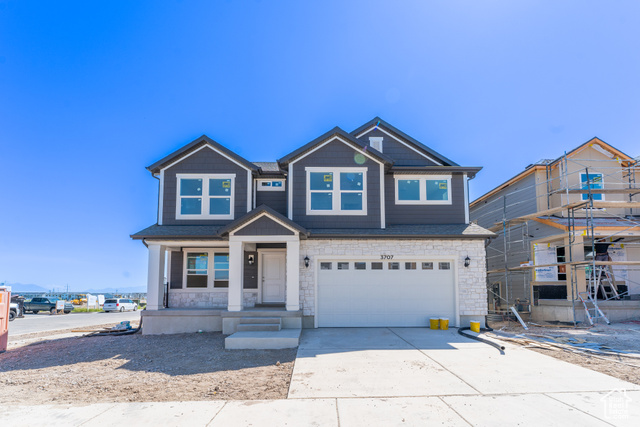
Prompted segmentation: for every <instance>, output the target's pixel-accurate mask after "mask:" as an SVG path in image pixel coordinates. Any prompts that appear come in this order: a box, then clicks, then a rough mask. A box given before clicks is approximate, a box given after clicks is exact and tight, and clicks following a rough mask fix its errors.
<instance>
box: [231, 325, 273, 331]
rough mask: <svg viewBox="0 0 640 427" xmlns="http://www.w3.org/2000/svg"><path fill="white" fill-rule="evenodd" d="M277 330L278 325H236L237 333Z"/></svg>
mask: <svg viewBox="0 0 640 427" xmlns="http://www.w3.org/2000/svg"><path fill="white" fill-rule="evenodd" d="M279 330H280V323H240V324H239V325H238V332H249V331H279Z"/></svg>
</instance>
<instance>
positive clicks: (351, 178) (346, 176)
mask: <svg viewBox="0 0 640 427" xmlns="http://www.w3.org/2000/svg"><path fill="white" fill-rule="evenodd" d="M362 182H363V179H362V172H341V173H340V190H341V191H350V190H351V191H361V190H362V189H363V188H364V187H363V186H362Z"/></svg>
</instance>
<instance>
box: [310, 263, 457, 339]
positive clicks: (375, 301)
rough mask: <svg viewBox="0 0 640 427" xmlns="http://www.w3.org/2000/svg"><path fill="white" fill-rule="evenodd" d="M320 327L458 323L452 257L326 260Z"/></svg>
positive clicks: (320, 280) (321, 275)
mask: <svg viewBox="0 0 640 427" xmlns="http://www.w3.org/2000/svg"><path fill="white" fill-rule="evenodd" d="M319 264H320V265H319V271H318V288H317V289H318V313H317V314H318V326H320V327H340V326H344V327H363V326H426V325H428V324H429V318H430V317H447V318H449V324H450V325H452V326H453V325H454V324H455V295H454V291H455V290H454V274H453V269H452V268H453V263H452V262H449V261H434V260H409V261H405V260H402V261H384V262H383V261H358V260H353V261H344V260H339V261H321V262H320V263H319Z"/></svg>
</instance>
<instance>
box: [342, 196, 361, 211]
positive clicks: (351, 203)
mask: <svg viewBox="0 0 640 427" xmlns="http://www.w3.org/2000/svg"><path fill="white" fill-rule="evenodd" d="M340 208H341V209H342V210H343V211H361V210H362V193H342V194H341V195H340Z"/></svg>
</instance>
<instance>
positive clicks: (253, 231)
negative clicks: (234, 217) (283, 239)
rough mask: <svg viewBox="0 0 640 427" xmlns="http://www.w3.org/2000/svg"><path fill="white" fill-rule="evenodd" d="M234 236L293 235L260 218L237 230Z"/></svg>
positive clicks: (265, 218) (281, 227) (268, 219)
mask: <svg viewBox="0 0 640 427" xmlns="http://www.w3.org/2000/svg"><path fill="white" fill-rule="evenodd" d="M234 234H236V235H238V236H293V234H294V233H293V231H291V230H290V229H288V228H287V227H284V226H282V225H280V224H278V223H277V222H275V221H274V220H272V219H271V218H268V217H266V216H262V217H260V218H258V219H256V220H255V221H253V222H252V223H250V224H248V225H246V226H244V227H242V228H240V229H238V230H237V231H236V232H235V233H234Z"/></svg>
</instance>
